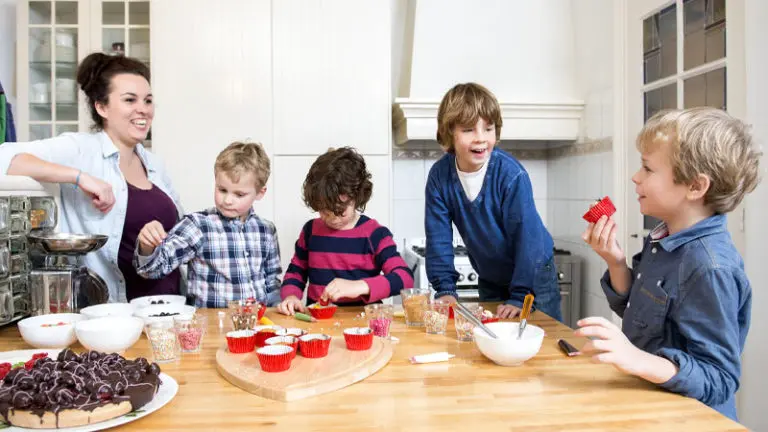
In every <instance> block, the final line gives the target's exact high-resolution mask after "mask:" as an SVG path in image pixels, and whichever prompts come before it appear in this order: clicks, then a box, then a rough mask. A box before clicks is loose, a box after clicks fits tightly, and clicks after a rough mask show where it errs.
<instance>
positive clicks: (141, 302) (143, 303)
mask: <svg viewBox="0 0 768 432" xmlns="http://www.w3.org/2000/svg"><path fill="white" fill-rule="evenodd" d="M152 302H155V304H152ZM158 302H163V303H158ZM186 302H187V298H186V297H184V296H180V295H169V294H168V295H154V296H144V297H136V298H135V299H133V300H131V302H130V303H131V304H132V305H134V306H136V309H141V308H145V307H147V306H156V305H158V304H160V305H163V304H182V305H183V304H185V303H186Z"/></svg>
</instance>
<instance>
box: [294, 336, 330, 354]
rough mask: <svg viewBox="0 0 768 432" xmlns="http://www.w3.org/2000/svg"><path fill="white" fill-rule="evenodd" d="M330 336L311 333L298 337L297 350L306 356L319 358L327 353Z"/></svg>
mask: <svg viewBox="0 0 768 432" xmlns="http://www.w3.org/2000/svg"><path fill="white" fill-rule="evenodd" d="M330 347H331V337H330V336H328V335H325V334H319V333H311V334H307V335H304V336H302V337H300V338H299V351H301V355H303V356H304V357H307V358H321V357H325V356H327V355H328V348H330Z"/></svg>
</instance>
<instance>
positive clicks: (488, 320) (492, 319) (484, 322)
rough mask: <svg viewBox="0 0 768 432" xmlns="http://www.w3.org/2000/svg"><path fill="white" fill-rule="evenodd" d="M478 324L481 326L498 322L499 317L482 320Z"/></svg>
mask: <svg viewBox="0 0 768 432" xmlns="http://www.w3.org/2000/svg"><path fill="white" fill-rule="evenodd" d="M480 322H481V323H483V324H488V323H495V322H499V317H493V318H483V319H482V320H480Z"/></svg>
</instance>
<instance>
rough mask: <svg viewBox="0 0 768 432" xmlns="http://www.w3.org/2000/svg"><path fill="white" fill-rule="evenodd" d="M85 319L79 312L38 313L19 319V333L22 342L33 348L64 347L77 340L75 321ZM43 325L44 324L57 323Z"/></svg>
mask: <svg viewBox="0 0 768 432" xmlns="http://www.w3.org/2000/svg"><path fill="white" fill-rule="evenodd" d="M83 319H85V317H83V316H82V315H80V314H75V313H60V314H48V315H39V316H33V317H29V318H25V319H23V320H21V321H19V324H18V325H19V333H21V337H22V338H23V339H24V342H26V343H28V344H30V345H32V346H33V347H35V348H66V347H68V346H70V345H72V344H73V343H75V341H76V340H77V336H75V323H76V322H78V321H81V320H83ZM60 322H63V323H65V324H64V325H54V326H51V327H43V325H45V324H58V323H60Z"/></svg>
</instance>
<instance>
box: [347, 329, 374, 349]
mask: <svg viewBox="0 0 768 432" xmlns="http://www.w3.org/2000/svg"><path fill="white" fill-rule="evenodd" d="M344 341H345V342H346V343H347V349H348V350H350V351H365V350H367V349H370V348H371V345H373V330H371V329H370V328H369V327H352V328H348V329H346V330H344Z"/></svg>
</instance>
